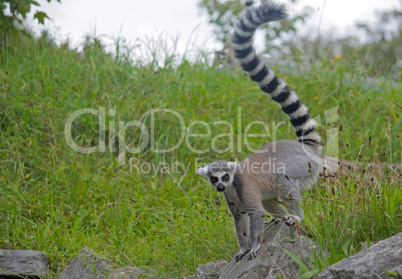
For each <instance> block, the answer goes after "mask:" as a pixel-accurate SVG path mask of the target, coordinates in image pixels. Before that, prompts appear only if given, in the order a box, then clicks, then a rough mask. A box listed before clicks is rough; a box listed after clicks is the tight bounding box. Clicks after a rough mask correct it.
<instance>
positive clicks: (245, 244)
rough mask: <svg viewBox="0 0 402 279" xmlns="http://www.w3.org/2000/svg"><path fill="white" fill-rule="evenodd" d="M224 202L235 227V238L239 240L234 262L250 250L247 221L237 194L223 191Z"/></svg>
mask: <svg viewBox="0 0 402 279" xmlns="http://www.w3.org/2000/svg"><path fill="white" fill-rule="evenodd" d="M225 198H226V203H227V205H228V207H229V209H230V212H231V213H232V215H233V222H234V227H235V229H236V235H237V240H238V241H239V245H240V249H239V251H238V252H237V253H236V255H235V260H236V262H237V261H239V260H241V258H242V257H243V256H244V255H245V254H246V253H247V252H248V251H249V250H250V249H249V236H250V232H249V221H248V216H247V213H246V211H245V210H244V206H243V204H242V203H241V202H240V200H239V199H238V198H237V195H233V194H232V195H230V193H229V192H228V193H225Z"/></svg>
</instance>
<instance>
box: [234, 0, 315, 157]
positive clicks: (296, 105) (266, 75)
mask: <svg viewBox="0 0 402 279" xmlns="http://www.w3.org/2000/svg"><path fill="white" fill-rule="evenodd" d="M286 17H287V13H286V9H285V6H284V5H283V4H276V3H269V2H267V1H263V3H262V4H261V6H259V7H248V8H247V9H246V10H245V11H244V12H243V14H242V16H241V18H240V20H239V21H238V22H237V24H236V27H235V31H234V37H233V40H232V44H233V50H234V53H235V57H236V58H237V60H238V61H239V63H240V65H241V67H242V68H243V70H244V71H245V72H247V74H248V75H249V76H250V78H251V80H253V81H255V82H256V83H258V85H259V86H260V88H261V90H262V91H264V92H266V93H268V95H269V96H270V97H271V98H272V99H273V100H274V101H276V102H277V103H278V104H279V105H280V106H281V108H282V110H283V111H284V112H285V113H286V114H287V115H288V117H289V119H290V122H291V124H292V125H293V127H294V129H295V132H296V135H297V140H298V141H299V142H302V143H306V144H309V145H311V146H313V147H316V148H317V149H321V138H320V136H319V135H318V133H317V132H316V131H315V124H316V122H315V121H314V120H313V119H311V118H310V116H309V114H308V109H307V107H306V106H305V105H304V104H302V103H301V101H300V99H299V97H298V96H297V94H296V93H295V92H293V91H290V90H289V88H288V87H287V85H286V83H285V82H284V81H283V80H280V79H279V78H278V77H277V76H276V75H275V73H274V72H273V71H272V70H271V69H268V68H267V67H266V66H265V65H264V63H263V62H262V61H261V59H260V58H259V57H258V56H257V55H256V52H255V49H254V47H253V36H254V33H255V31H256V29H257V28H258V27H259V26H260V25H262V24H264V23H267V22H270V21H276V20H281V19H284V18H286Z"/></svg>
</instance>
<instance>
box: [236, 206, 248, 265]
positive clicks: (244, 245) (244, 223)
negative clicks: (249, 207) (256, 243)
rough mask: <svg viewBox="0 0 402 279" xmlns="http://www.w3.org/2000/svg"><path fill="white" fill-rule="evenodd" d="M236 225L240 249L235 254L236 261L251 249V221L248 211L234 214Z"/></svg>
mask: <svg viewBox="0 0 402 279" xmlns="http://www.w3.org/2000/svg"><path fill="white" fill-rule="evenodd" d="M233 220H234V226H235V229H236V235H237V240H238V241H239V245H240V250H239V251H238V252H237V253H236V255H235V260H236V262H237V261H239V260H241V258H242V257H243V256H244V255H245V254H246V253H247V252H248V251H249V250H250V249H249V243H248V242H249V241H248V240H249V224H248V223H249V222H248V216H247V214H246V212H244V213H241V214H237V215H235V216H233Z"/></svg>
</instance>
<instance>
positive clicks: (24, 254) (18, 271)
mask: <svg viewBox="0 0 402 279" xmlns="http://www.w3.org/2000/svg"><path fill="white" fill-rule="evenodd" d="M48 264H49V258H48V256H47V254H46V253H45V252H41V251H32V250H0V278H15V277H17V278H21V277H20V276H27V277H32V276H37V277H38V276H45V275H46V274H47V271H46V266H47V265H48ZM18 275H20V276H18Z"/></svg>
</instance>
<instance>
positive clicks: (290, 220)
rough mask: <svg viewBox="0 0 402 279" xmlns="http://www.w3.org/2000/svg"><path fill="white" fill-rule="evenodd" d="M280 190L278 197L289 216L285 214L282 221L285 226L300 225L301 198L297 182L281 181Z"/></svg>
mask: <svg viewBox="0 0 402 279" xmlns="http://www.w3.org/2000/svg"><path fill="white" fill-rule="evenodd" d="M283 184H285V185H283ZM281 188H282V189H281V190H280V191H279V197H280V199H281V201H282V202H283V204H284V205H285V207H286V209H287V210H288V212H289V214H287V213H286V214H285V215H284V216H283V218H282V220H283V221H285V223H286V224H287V225H289V226H293V225H294V224H295V222H297V223H300V222H301V220H302V219H303V209H302V208H301V207H300V204H301V202H302V196H301V194H300V190H299V187H298V184H297V182H296V183H294V182H292V181H290V180H286V181H282V187H281ZM284 189H287V191H284Z"/></svg>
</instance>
